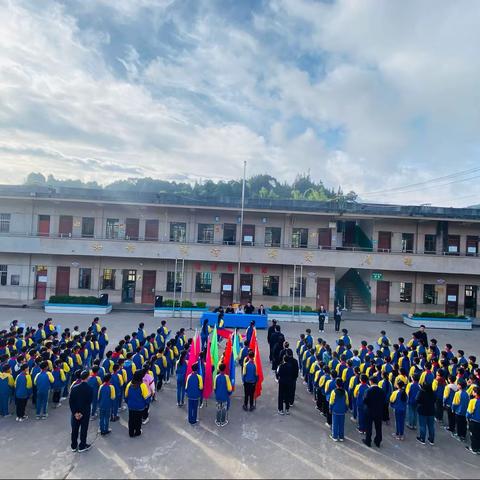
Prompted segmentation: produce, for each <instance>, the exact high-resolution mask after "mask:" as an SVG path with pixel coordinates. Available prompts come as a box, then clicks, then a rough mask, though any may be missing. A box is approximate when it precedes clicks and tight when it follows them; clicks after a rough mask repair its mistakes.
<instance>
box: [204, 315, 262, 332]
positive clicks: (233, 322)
mask: <svg viewBox="0 0 480 480" xmlns="http://www.w3.org/2000/svg"><path fill="white" fill-rule="evenodd" d="M217 318H218V313H214V312H205V313H203V314H202V317H201V318H200V325H203V321H204V320H205V319H208V324H209V325H211V326H212V327H213V326H214V325H215V324H216V323H217ZM252 320H255V327H257V328H267V327H268V315H254V314H250V315H249V314H247V313H226V314H225V315H224V316H223V321H224V322H225V325H224V327H225V328H248V327H249V326H250V322H251V321H252Z"/></svg>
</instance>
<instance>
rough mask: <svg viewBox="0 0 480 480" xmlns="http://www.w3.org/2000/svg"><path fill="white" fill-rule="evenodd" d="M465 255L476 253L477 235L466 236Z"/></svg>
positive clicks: (474, 254) (475, 254)
mask: <svg viewBox="0 0 480 480" xmlns="http://www.w3.org/2000/svg"><path fill="white" fill-rule="evenodd" d="M467 255H472V256H477V255H478V237H475V236H473V235H468V236H467Z"/></svg>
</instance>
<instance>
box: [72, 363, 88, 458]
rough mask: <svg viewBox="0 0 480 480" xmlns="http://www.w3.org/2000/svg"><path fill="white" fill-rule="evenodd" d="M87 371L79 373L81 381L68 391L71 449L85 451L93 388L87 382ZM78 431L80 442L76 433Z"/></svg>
mask: <svg viewBox="0 0 480 480" xmlns="http://www.w3.org/2000/svg"><path fill="white" fill-rule="evenodd" d="M88 377H89V373H88V371H87V370H84V371H83V372H82V373H81V374H80V380H81V382H80V383H78V384H77V385H74V386H73V387H72V390H71V391H70V399H69V403H70V410H71V412H72V444H71V447H72V451H73V452H76V451H77V448H78V451H79V452H86V451H87V450H89V449H90V447H91V445H89V444H88V443H87V434H88V424H89V422H90V412H91V411H92V400H93V390H92V388H91V387H90V385H89V384H88V383H87V380H88ZM79 432H80V444H78V433H79Z"/></svg>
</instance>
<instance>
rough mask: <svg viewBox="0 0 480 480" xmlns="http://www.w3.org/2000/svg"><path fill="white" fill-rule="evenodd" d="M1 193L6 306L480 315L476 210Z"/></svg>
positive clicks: (80, 192)
mask: <svg viewBox="0 0 480 480" xmlns="http://www.w3.org/2000/svg"><path fill="white" fill-rule="evenodd" d="M240 208H241V205H240V200H239V199H231V198H216V199H204V200H198V199H191V198H186V197H181V196H172V195H167V194H155V193H136V192H119V191H116V192H115V191H109V190H94V189H76V188H56V189H49V188H45V187H32V186H1V187H0V298H3V299H18V300H19V301H29V300H34V299H37V300H44V299H48V298H49V296H50V295H54V294H57V295H66V294H70V295H95V296H97V295H99V294H100V293H108V294H109V299H110V301H112V302H136V303H145V304H152V303H153V302H154V298H155V295H160V296H162V297H163V298H164V299H173V298H176V299H183V300H191V301H193V302H196V301H205V302H207V303H208V304H209V305H212V306H213V305H219V304H222V305H226V304H228V303H232V302H237V301H240V302H246V301H247V300H252V301H253V302H254V304H255V305H259V304H261V303H263V304H264V305H266V306H267V305H268V306H270V305H292V304H295V305H299V304H300V305H302V306H307V305H308V306H310V307H312V308H317V307H319V306H320V305H321V304H323V305H326V306H327V305H328V308H329V309H332V308H333V305H334V302H335V301H338V302H340V303H341V304H342V305H343V304H346V306H347V308H350V309H352V310H357V311H371V312H373V313H375V312H377V313H403V312H414V311H441V312H450V313H465V314H467V315H470V316H475V315H476V313H477V304H478V295H477V293H478V285H479V284H480V268H479V266H480V259H479V257H478V248H479V243H478V242H479V234H480V211H479V210H476V209H468V208H440V207H431V206H400V205H381V204H362V203H350V202H338V201H335V202H325V203H324V202H313V201H298V200H266V199H248V200H247V201H246V203H245V210H244V217H243V222H242V217H241V210H240Z"/></svg>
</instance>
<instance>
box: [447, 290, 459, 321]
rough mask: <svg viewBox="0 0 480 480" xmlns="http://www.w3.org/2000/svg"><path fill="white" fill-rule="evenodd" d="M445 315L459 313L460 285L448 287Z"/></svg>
mask: <svg viewBox="0 0 480 480" xmlns="http://www.w3.org/2000/svg"><path fill="white" fill-rule="evenodd" d="M445 313H452V314H453V315H457V313H458V285H451V284H449V285H447V298H446V300H445Z"/></svg>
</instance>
